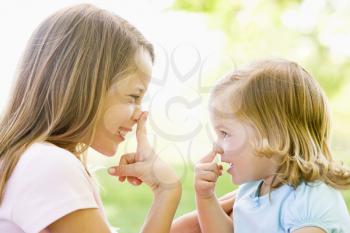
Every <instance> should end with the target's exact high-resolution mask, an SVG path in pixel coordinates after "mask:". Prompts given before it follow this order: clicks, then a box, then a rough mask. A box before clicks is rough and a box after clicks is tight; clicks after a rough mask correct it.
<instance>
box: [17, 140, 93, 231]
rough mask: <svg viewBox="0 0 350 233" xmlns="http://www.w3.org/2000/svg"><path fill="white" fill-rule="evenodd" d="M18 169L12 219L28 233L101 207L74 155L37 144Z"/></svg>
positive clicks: (24, 157)
mask: <svg viewBox="0 0 350 233" xmlns="http://www.w3.org/2000/svg"><path fill="white" fill-rule="evenodd" d="M22 156H23V158H21V160H20V161H19V163H18V164H17V166H16V169H15V173H14V174H13V176H12V177H11V178H12V181H11V182H13V183H15V184H16V185H15V187H14V192H12V193H13V194H14V195H15V196H14V197H13V198H14V199H15V201H14V203H13V209H12V220H13V221H14V222H15V223H16V224H17V225H18V226H20V227H21V228H22V229H23V230H24V231H25V232H28V233H38V232H40V231H41V230H43V229H45V228H46V227H47V226H48V225H50V224H51V223H53V222H54V221H56V220H58V219H60V218H61V217H63V216H65V215H67V214H69V213H71V212H73V211H76V210H79V209H86V208H98V204H97V203H96V200H95V199H94V195H93V187H92V186H91V183H90V181H89V179H88V178H89V177H88V176H87V173H86V171H85V169H84V166H83V165H82V164H81V162H80V161H79V160H78V159H77V158H76V157H75V156H74V155H73V154H71V153H70V152H68V151H65V150H63V149H61V148H59V147H55V146H53V145H48V144H34V145H33V146H32V147H31V148H30V149H29V150H28V151H26V152H25V153H24V154H23V155H22Z"/></svg>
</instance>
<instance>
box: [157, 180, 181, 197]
mask: <svg viewBox="0 0 350 233" xmlns="http://www.w3.org/2000/svg"><path fill="white" fill-rule="evenodd" d="M153 194H154V196H155V197H164V196H172V197H181V194H182V185H181V182H180V181H176V182H174V183H171V184H160V185H159V186H158V187H157V188H155V189H153Z"/></svg>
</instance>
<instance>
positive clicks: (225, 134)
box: [220, 131, 228, 137]
mask: <svg viewBox="0 0 350 233" xmlns="http://www.w3.org/2000/svg"><path fill="white" fill-rule="evenodd" d="M220 133H221V135H222V136H223V137H226V136H227V135H228V134H227V133H226V132H225V131H220Z"/></svg>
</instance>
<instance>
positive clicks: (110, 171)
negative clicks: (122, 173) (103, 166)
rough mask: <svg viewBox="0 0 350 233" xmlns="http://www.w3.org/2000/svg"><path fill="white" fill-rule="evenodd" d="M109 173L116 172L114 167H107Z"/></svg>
mask: <svg viewBox="0 0 350 233" xmlns="http://www.w3.org/2000/svg"><path fill="white" fill-rule="evenodd" d="M108 172H109V174H114V173H115V172H116V169H115V168H114V167H111V168H109V169H108Z"/></svg>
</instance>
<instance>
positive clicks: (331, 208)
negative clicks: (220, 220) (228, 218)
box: [233, 181, 350, 233]
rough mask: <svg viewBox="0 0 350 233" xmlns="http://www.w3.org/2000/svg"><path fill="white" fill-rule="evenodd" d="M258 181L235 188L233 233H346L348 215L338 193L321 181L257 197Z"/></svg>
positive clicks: (349, 223)
mask: <svg viewBox="0 0 350 233" xmlns="http://www.w3.org/2000/svg"><path fill="white" fill-rule="evenodd" d="M260 184H261V181H255V182H249V183H246V184H243V185H241V186H240V187H239V189H238V191H237V196H236V201H235V204H234V215H233V219H234V229H235V233H261V232H268V233H282V232H283V233H290V232H293V231H295V230H297V229H300V228H303V227H309V226H310V227H311V226H314V227H319V228H321V229H323V230H324V231H326V232H327V233H350V216H349V213H348V210H347V207H346V204H345V201H344V198H343V196H342V194H341V192H340V191H338V190H336V189H334V188H332V187H330V186H328V185H326V184H325V183H323V182H314V183H308V184H306V183H301V184H300V185H299V186H298V187H297V188H296V189H294V188H292V187H291V186H288V185H283V186H280V187H279V188H277V189H275V190H273V191H272V192H271V193H270V195H269V194H266V195H263V196H260V197H259V196H258V195H257V194H258V193H259V189H260Z"/></svg>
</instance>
